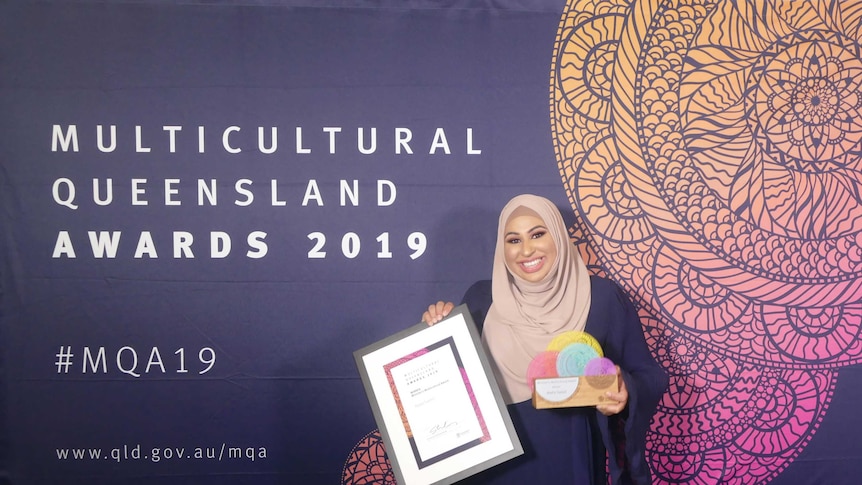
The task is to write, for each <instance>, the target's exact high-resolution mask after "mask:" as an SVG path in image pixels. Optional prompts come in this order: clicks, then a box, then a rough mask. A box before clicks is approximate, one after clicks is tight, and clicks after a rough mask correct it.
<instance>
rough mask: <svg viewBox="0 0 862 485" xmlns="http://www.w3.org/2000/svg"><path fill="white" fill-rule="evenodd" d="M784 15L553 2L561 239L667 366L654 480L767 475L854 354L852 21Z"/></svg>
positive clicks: (591, 0)
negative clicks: (565, 233) (609, 287)
mask: <svg viewBox="0 0 862 485" xmlns="http://www.w3.org/2000/svg"><path fill="white" fill-rule="evenodd" d="M754 5H756V8H754ZM786 7H787V4H785V3H783V2H778V1H770V0H766V1H762V2H761V1H758V2H735V1H729V0H727V1H719V0H713V1H709V0H703V1H680V2H648V1H622V0H617V1H613V0H611V1H602V0H569V1H568V3H567V6H566V10H565V11H564V13H563V16H562V18H561V20H560V24H559V29H558V32H557V40H556V44H555V50H554V54H553V56H552V60H553V62H554V65H553V66H552V70H551V93H550V94H551V103H550V106H551V121H552V130H553V135H554V144H555V150H556V155H557V162H558V165H559V169H560V173H561V175H562V182H563V186H564V188H565V189H566V191H567V192H568V194H569V199H570V201H571V202H572V209H573V211H574V215H575V222H574V224H573V226H572V228H571V232H572V236H573V238H574V239H575V240H577V241H579V248H580V249H581V252H582V253H583V254H584V255H585V256H587V258H586V259H587V260H588V261H589V262H590V268H591V270H593V271H595V272H597V273H602V274H607V275H609V276H611V277H612V278H614V279H616V280H617V281H618V282H619V283H620V284H621V285H622V286H623V287H624V288H626V289H627V290H628V292H629V294H630V295H631V296H632V297H633V299H635V301H636V302H637V303H638V305H639V308H640V313H641V316H642V321H643V322H644V330H645V335H646V338H647V343H648V345H649V346H650V348H651V350H652V351H653V354H654V355H655V357H656V359H657V361H658V362H659V363H660V365H662V366H663V367H664V368H665V369H666V370H667V372H668V374H669V375H670V379H671V387H670V390H669V392H668V393H667V394H666V395H665V396H664V398H663V401H662V403H661V406H660V409H659V411H658V414H657V415H656V417H655V419H654V421H653V427H652V430H651V432H650V434H649V437H648V443H647V448H648V450H649V460H650V464H651V466H652V467H653V471H654V477H655V478H656V479H657V480H658V481H659V483H709V484H711V483H719V482H720V483H765V482H768V481H769V480H771V479H772V478H773V477H775V476H776V475H777V474H779V473H781V471H782V470H784V469H785V468H786V467H787V466H788V465H789V464H790V463H791V462H792V461H793V459H794V458H795V457H796V456H797V455H798V454H799V453H800V452H801V450H802V448H803V447H804V446H805V444H806V443H807V442H808V440H809V439H810V438H811V436H812V435H813V434H814V433H815V432H816V429H817V427H818V425H819V423H820V421H821V420H822V419H823V415H824V413H825V412H826V410H827V408H828V407H829V402H830V400H831V398H832V390H833V389H834V385H835V380H836V376H837V371H838V370H839V369H840V368H841V367H843V366H847V365H854V364H858V363H862V344H860V341H862V339H860V336H862V335H860V326H862V307H860V305H859V303H858V302H859V301H860V300H862V249H860V247H862V195H860V194H862V178H860V177H859V176H858V174H859V173H862V146H860V145H862V116H860V114H862V113H860V111H862V96H860V92H862V89H860V86H862V55H860V52H862V47H860V43H859V42H860V41H859V39H860V38H862V37H860V36H859V33H858V32H857V30H854V29H857V27H855V26H858V25H859V20H858V18H856V17H854V15H855V14H854V13H852V12H855V11H856V9H854V8H849V6H848V5H846V2H833V3H830V4H829V5H828V6H827V5H826V4H817V3H815V2H798V3H794V4H793V8H786ZM845 26H848V30H847V31H844V30H842V29H843V28H844V27H845Z"/></svg>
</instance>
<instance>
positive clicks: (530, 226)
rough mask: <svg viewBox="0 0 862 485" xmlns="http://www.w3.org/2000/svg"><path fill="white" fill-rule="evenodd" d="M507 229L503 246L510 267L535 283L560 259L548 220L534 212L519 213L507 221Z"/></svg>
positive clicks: (521, 276) (523, 277)
mask: <svg viewBox="0 0 862 485" xmlns="http://www.w3.org/2000/svg"><path fill="white" fill-rule="evenodd" d="M504 231H505V234H504V238H505V239H504V242H503V248H504V255H505V258H506V266H508V268H509V271H511V272H512V273H513V274H514V275H516V276H518V277H520V278H522V279H524V280H526V281H530V282H534V283H535V282H538V281H541V280H542V278H544V277H545V276H547V275H548V273H549V272H550V271H551V268H552V267H553V266H554V261H556V260H557V246H556V245H555V244H554V240H553V238H552V237H551V235H550V234H548V228H547V227H545V221H543V220H542V219H541V218H539V217H538V216H535V215H517V216H515V217H512V218H510V219H509V221H508V222H506V227H505V229H504Z"/></svg>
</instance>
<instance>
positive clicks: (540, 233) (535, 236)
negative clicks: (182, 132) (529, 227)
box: [532, 231, 545, 239]
mask: <svg viewBox="0 0 862 485" xmlns="http://www.w3.org/2000/svg"><path fill="white" fill-rule="evenodd" d="M544 235H545V232H544V231H539V232H536V233H533V236H532V237H533V239H539V238H540V237H542V236H544Z"/></svg>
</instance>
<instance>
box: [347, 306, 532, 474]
mask: <svg viewBox="0 0 862 485" xmlns="http://www.w3.org/2000/svg"><path fill="white" fill-rule="evenodd" d="M353 356H354V358H355V359H356V366H357V367H358V368H359V374H360V375H361V377H362V383H363V385H364V386H365V392H366V394H367V395H368V401H369V403H370V404H371V409H372V412H373V413H374V419H375V420H376V421H377V426H378V427H379V428H380V434H381V436H382V438H383V443H384V445H385V446H386V454H387V456H388V458H389V461H390V463H391V465H392V469H393V471H394V472H395V477H396V479H397V481H398V483H401V484H405V485H414V484H416V485H419V484H435V485H438V484H439V485H442V484H449V483H453V482H455V481H458V480H461V479H463V478H466V477H468V476H470V475H473V474H475V473H478V472H480V471H482V470H485V469H487V468H490V467H492V466H494V465H497V464H499V463H502V462H504V461H506V460H509V459H511V458H514V457H516V456H518V455H521V454H523V448H522V447H521V442H520V440H519V439H518V436H517V434H516V433H515V430H514V428H513V426H512V421H511V419H510V417H509V412H508V410H507V409H506V405H505V403H504V402H503V398H502V395H501V394H500V389H499V388H498V387H497V381H496V380H495V379H494V374H493V371H492V369H491V366H490V364H489V361H488V359H487V357H486V355H485V353H484V351H483V350H482V346H481V343H480V341H479V334H478V332H477V330H476V326H475V325H474V324H473V319H472V318H471V316H470V312H469V311H468V310H467V306H466V305H461V306H458V307H456V308H455V309H454V310H452V312H451V313H450V314H449V315H448V316H447V317H446V318H445V319H444V320H442V321H441V322H439V323H437V324H435V325H433V326H428V325H427V324H425V323H419V324H416V325H414V326H412V327H410V328H407V329H405V330H403V331H401V332H399V333H397V334H395V335H392V336H390V337H388V338H386V339H383V340H381V341H379V342H376V343H374V344H372V345H369V346H367V347H365V348H362V349H360V350H357V351H356V352H354V353H353Z"/></svg>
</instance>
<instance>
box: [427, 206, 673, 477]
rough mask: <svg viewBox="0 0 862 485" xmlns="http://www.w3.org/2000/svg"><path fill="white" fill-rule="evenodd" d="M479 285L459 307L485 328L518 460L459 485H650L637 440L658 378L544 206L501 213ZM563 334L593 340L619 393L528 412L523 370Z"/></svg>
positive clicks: (614, 291) (636, 336)
mask: <svg viewBox="0 0 862 485" xmlns="http://www.w3.org/2000/svg"><path fill="white" fill-rule="evenodd" d="M488 283H489V282H487V281H483V282H478V283H476V284H474V285H473V286H472V287H471V288H470V289H469V290H468V291H467V294H466V295H465V297H464V303H466V304H467V306H468V307H469V308H470V309H471V312H473V315H474V319H475V321H476V322H477V324H479V325H482V322H483V320H484V325H483V329H482V341H483V344H484V345H485V348H486V349H487V352H488V353H489V356H490V358H491V361H492V363H493V364H494V367H495V372H496V374H497V380H498V383H499V384H500V388H501V391H502V393H503V396H504V399H505V400H506V403H507V404H508V409H509V413H510V414H511V416H512V421H513V423H514V425H515V428H516V430H517V431H518V436H519V437H520V439H521V442H522V445H523V446H524V450H525V453H524V455H522V456H520V457H518V458H515V459H513V460H509V461H507V462H505V463H503V464H501V465H498V466H496V467H493V468H491V469H489V470H486V471H484V472H482V473H480V474H478V475H474V476H473V477H471V478H470V479H468V482H473V483H483V484H485V483H506V484H514V483H542V484H590V483H592V484H605V483H607V482H608V480H607V473H606V469H607V470H609V471H610V475H611V483H613V484H629V483H636V484H648V483H650V482H651V478H650V471H649V466H648V464H647V463H646V461H645V456H644V448H645V439H646V432H647V429H648V428H649V422H650V419H651V417H652V415H653V413H654V412H655V407H656V405H657V404H658V401H659V399H660V398H661V395H662V394H663V393H664V391H665V389H666V388H667V384H668V379H667V376H666V374H665V373H664V371H663V370H662V369H661V368H660V367H659V366H658V364H657V363H656V362H655V360H654V359H653V358H652V356H651V355H650V353H649V349H648V348H647V345H646V342H645V340H644V337H643V329H642V328H641V325H640V320H639V318H638V315H637V311H636V310H635V308H634V307H633V305H632V304H631V302H630V301H629V300H628V298H627V297H626V296H625V294H624V293H623V292H622V290H621V289H620V288H619V287H618V286H617V285H616V284H614V283H613V282H611V281H610V280H607V279H604V278H600V277H597V276H592V277H591V276H590V275H589V273H588V272H587V268H586V265H585V264H584V262H583V261H582V260H581V258H580V256H579V255H578V252H577V250H576V248H575V247H574V246H573V245H572V244H571V243H570V241H569V238H568V233H567V231H566V227H565V224H564V222H563V219H562V217H561V216H560V213H559V211H558V210H557V208H556V206H554V205H553V203H551V202H550V201H549V200H547V199H544V198H542V197H538V196H535V195H519V196H517V197H515V198H513V199H512V200H511V201H509V203H508V204H506V206H505V207H504V208H503V210H502V212H501V214H500V221H499V227H498V233H497V245H496V250H495V254H494V268H493V274H492V280H491V282H490V285H489V284H488ZM492 299H493V302H492ZM489 306H490V308H489ZM453 307H454V304H453V303H451V302H442V301H441V302H438V303H436V304H433V305H431V306H429V307H428V310H427V311H426V312H425V313H424V314H423V315H422V319H423V320H424V321H425V322H426V323H428V324H430V325H433V324H434V323H437V322H439V321H440V320H441V319H442V318H443V317H444V316H446V315H447V314H448V313H449V312H450V311H451V310H452V308H453ZM486 311H487V313H486ZM483 316H484V318H483ZM572 330H576V331H577V330H580V331H585V332H587V333H589V334H590V335H592V336H593V337H595V338H596V339H597V340H598V341H599V343H600V344H601V346H602V350H603V352H604V354H605V356H606V357H608V358H610V359H611V360H612V361H613V362H615V363H616V364H617V374H618V377H619V382H620V387H619V390H618V391H616V392H608V393H607V394H606V398H607V399H608V401H607V403H605V404H601V405H599V406H596V407H595V408H591V407H585V408H563V409H542V410H537V409H534V408H533V407H532V403H531V390H530V386H529V384H528V381H527V366H528V365H529V363H530V361H531V360H532V358H533V357H534V356H535V355H537V354H538V353H539V352H541V351H543V350H545V348H546V347H547V345H548V343H549V342H550V341H551V340H552V339H553V338H554V337H555V336H557V335H559V334H561V333H563V332H567V331H572ZM606 450H607V457H608V460H607V466H606V460H605V452H606Z"/></svg>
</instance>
